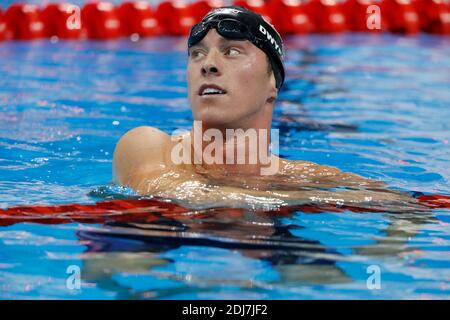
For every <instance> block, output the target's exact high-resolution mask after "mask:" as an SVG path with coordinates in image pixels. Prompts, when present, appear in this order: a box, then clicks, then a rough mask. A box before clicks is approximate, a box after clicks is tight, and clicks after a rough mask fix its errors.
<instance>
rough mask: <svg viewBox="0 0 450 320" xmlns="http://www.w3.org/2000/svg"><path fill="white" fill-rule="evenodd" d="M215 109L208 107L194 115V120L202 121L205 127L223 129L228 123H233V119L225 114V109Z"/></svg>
mask: <svg viewBox="0 0 450 320" xmlns="http://www.w3.org/2000/svg"><path fill="white" fill-rule="evenodd" d="M213 109H215V108H214V107H208V108H205V109H204V110H201V111H199V112H196V113H195V114H194V120H196V121H201V122H202V126H203V127H209V128H222V127H223V126H224V125H226V124H227V123H230V122H233V119H231V118H229V117H227V115H226V114H224V113H223V109H218V110H213Z"/></svg>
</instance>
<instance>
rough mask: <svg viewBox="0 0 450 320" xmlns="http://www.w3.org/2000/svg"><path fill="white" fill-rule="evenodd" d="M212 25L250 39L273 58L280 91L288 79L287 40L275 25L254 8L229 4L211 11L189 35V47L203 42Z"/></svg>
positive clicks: (226, 33)
mask: <svg viewBox="0 0 450 320" xmlns="http://www.w3.org/2000/svg"><path fill="white" fill-rule="evenodd" d="M211 28H215V29H216V30H217V32H218V33H219V34H220V35H221V36H223V37H225V38H229V39H246V40H248V41H250V42H251V43H253V44H254V45H255V46H257V47H258V48H259V49H261V50H262V51H264V53H265V54H267V56H268V57H269V61H270V64H271V66H272V70H273V73H274V76H275V81H276V86H277V88H278V90H279V89H280V88H281V86H282V85H283V82H284V65H283V59H284V46H283V40H282V39H281V36H280V35H279V33H278V32H277V31H276V30H275V28H274V27H273V26H272V25H271V24H269V23H268V22H267V21H266V20H264V18H263V17H262V16H261V15H260V14H257V13H255V12H253V11H250V10H248V9H246V8H243V7H239V6H227V7H221V8H217V9H213V10H211V11H209V12H208V13H207V14H206V15H205V16H204V17H203V19H202V21H200V23H198V24H196V25H194V26H193V27H192V29H191V32H190V34H189V40H188V49H189V48H190V47H192V46H193V45H195V44H197V43H198V42H200V41H201V40H202V39H203V38H204V37H205V36H206V34H207V33H208V31H209V30H210V29H211Z"/></svg>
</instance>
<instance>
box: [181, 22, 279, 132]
mask: <svg viewBox="0 0 450 320" xmlns="http://www.w3.org/2000/svg"><path fill="white" fill-rule="evenodd" d="M189 53H190V55H189V61H188V70H187V78H188V95H189V102H190V104H191V107H192V112H193V115H194V119H195V120H200V121H203V124H204V125H206V126H209V127H217V128H221V127H226V128H249V127H252V126H253V125H254V123H255V122H258V121H259V122H261V121H260V120H258V119H259V118H261V117H265V116H266V114H268V111H267V110H268V108H272V104H273V100H274V98H275V97H276V94H277V89H276V87H275V78H274V76H273V73H269V72H268V66H267V63H268V62H267V57H266V54H265V53H264V52H263V51H262V50H260V49H259V48H257V47H256V46H254V45H253V44H252V43H251V42H249V41H247V40H230V39H226V38H224V37H222V36H220V35H219V34H218V33H217V31H216V30H215V29H211V30H209V32H208V34H207V35H206V36H205V37H204V38H203V39H202V41H200V42H199V43H198V44H196V45H195V46H193V47H191V48H190V50H189ZM270 114H271V109H270Z"/></svg>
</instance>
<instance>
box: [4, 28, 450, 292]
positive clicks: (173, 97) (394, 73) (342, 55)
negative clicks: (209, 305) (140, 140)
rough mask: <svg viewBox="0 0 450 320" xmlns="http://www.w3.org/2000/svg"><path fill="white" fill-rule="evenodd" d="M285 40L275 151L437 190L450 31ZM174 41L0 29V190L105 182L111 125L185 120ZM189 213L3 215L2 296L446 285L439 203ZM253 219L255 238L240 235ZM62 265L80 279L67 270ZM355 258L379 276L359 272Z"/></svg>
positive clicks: (70, 191)
mask: <svg viewBox="0 0 450 320" xmlns="http://www.w3.org/2000/svg"><path fill="white" fill-rule="evenodd" d="M286 44H287V48H288V53H287V63H286V65H287V81H286V85H285V87H284V89H283V91H282V92H281V95H280V99H279V101H278V103H277V105H276V108H275V116H274V127H276V128H279V129H280V153H281V156H283V157H285V158H287V159H304V160H309V161H314V162H317V163H320V164H327V165H332V166H336V167H339V168H340V169H342V170H344V171H351V172H355V173H358V174H360V175H363V176H365V177H368V178H374V179H381V180H383V181H385V182H386V183H387V185H388V186H389V187H390V188H392V189H396V190H403V191H420V192H424V193H441V194H447V195H448V194H450V186H449V181H450V166H449V162H450V144H449V141H450V124H449V121H448V119H450V107H449V106H450V59H449V57H450V46H449V44H450V38H444V37H433V36H429V35H420V36H418V37H411V38H408V37H398V36H393V35H382V36H367V35H355V34H347V35H330V36H304V37H292V38H287V39H286ZM186 58H187V57H186V52H185V39H182V38H158V39H147V40H141V41H139V42H130V41H128V40H126V39H122V40H114V41H108V42H89V41H73V42H70V41H69V42H58V43H54V44H52V43H50V42H48V41H46V40H42V41H34V42H4V43H0V208H7V207H11V206H17V205H29V204H61V203H94V202H96V201H98V200H101V199H102V195H101V194H102V193H101V192H99V191H98V190H102V189H105V188H106V190H107V192H106V194H107V195H108V194H109V195H110V196H111V195H113V194H114V192H119V193H121V192H122V194H123V191H120V190H119V191H117V190H116V189H114V188H113V187H111V186H110V182H111V180H112V175H111V163H112V162H111V160H112V154H113V150H114V146H115V143H116V142H117V140H118V139H119V137H120V136H121V135H122V134H124V133H125V132H126V131H127V130H129V129H131V128H134V127H137V126H140V125H151V126H156V127H158V128H161V129H162V130H164V131H166V132H167V133H171V132H172V131H173V130H174V129H177V128H186V129H187V128H189V127H190V125H191V122H192V117H191V113H190V109H189V104H188V101H187V98H186V96H187V86H186V76H185V66H186V61H187V60H186ZM96 190H97V191H96ZM92 191H94V192H92ZM103 197H105V196H104V195H103ZM106 197H107V196H106ZM261 221H262V222H263V223H255V222H261ZM200 222H201V223H200ZM200 222H199V221H191V222H189V221H188V222H186V221H184V222H177V221H173V220H170V219H165V218H161V219H159V220H158V221H156V222H154V223H152V224H148V225H138V224H133V223H132V222H130V223H123V224H111V223H109V224H108V223H107V224H99V223H97V224H83V223H69V224H59V225H45V224H36V223H17V224H14V225H10V226H4V227H0V298H1V299H15V298H24V299H29V298H31V299H35V298H39V299H48V298H63V299H91V298H97V299H120V298H123V299H135V298H137V299H184V298H188V299H348V298H363V299H381V298H383V299H434V298H438V299H448V298H450V211H449V210H433V211H432V212H430V213H429V214H423V213H421V214H419V213H414V212H411V213H409V214H401V215H399V214H392V213H388V212H386V213H368V212H367V213H365V212H362V213H355V212H350V211H346V212H342V213H333V212H323V213H315V214H309V213H304V212H299V211H297V212H294V213H292V214H290V215H287V216H283V217H273V218H270V217H259V216H258V215H257V214H255V213H254V212H251V211H246V213H245V218H241V219H240V220H239V219H236V220H230V219H221V218H219V217H216V216H215V212H214V211H212V212H211V217H209V219H207V220H205V221H200ZM202 223H203V224H202ZM202 226H206V227H202ZM180 230H181V231H183V230H184V232H181V233H180V232H179V231H180ZM161 232H163V233H164V234H165V235H169V238H168V239H171V241H168V242H167V241H160V239H161V238H159V236H160V234H161ZM251 236H255V237H259V238H260V239H261V241H260V243H259V244H257V245H254V246H251V247H247V246H245V245H243V243H244V241H243V239H248V237H251ZM194 238H196V239H200V241H197V242H195V241H193V240H192V239H194ZM212 240H214V241H212ZM71 265H75V266H78V267H79V268H80V270H81V289H71V288H70V286H67V283H66V282H67V279H68V277H69V274H67V273H66V271H67V268H68V267H69V266H71ZM369 266H375V267H376V268H379V270H380V272H381V273H380V275H381V277H380V279H381V282H380V284H381V288H380V289H369V288H368V286H367V280H368V278H369V276H370V275H371V274H369V273H368V272H367V270H368V269H367V268H368V267H369Z"/></svg>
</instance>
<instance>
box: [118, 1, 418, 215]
mask: <svg viewBox="0 0 450 320" xmlns="http://www.w3.org/2000/svg"><path fill="white" fill-rule="evenodd" d="M283 59H284V46H283V42H282V39H281V37H280V35H279V34H278V32H277V31H276V30H275V29H274V27H273V26H272V25H270V24H269V23H267V22H266V21H265V20H264V19H263V18H262V17H261V16H260V15H259V14H256V13H254V12H252V11H249V10H247V9H244V8H242V7H238V6H227V7H222V8H217V9H213V10H211V11H210V12H209V13H208V14H207V15H205V17H204V18H203V19H202V21H201V22H200V23H198V24H196V25H194V26H193V27H192V29H191V32H190V35H189V39H188V65H187V81H188V99H189V103H190V105H191V108H192V113H193V118H194V125H193V128H192V130H191V131H190V132H188V133H186V134H182V135H179V136H176V137H170V136H169V135H167V134H166V133H164V132H162V131H161V130H158V129H157V128H153V127H148V126H142V127H137V128H134V129H132V130H130V131H129V132H127V133H126V134H125V135H124V136H122V137H121V139H120V140H119V142H118V143H117V146H116V149H115V152H114V159H113V177H114V178H113V179H114V182H115V183H117V184H120V185H125V186H129V187H131V188H133V189H134V190H135V191H136V192H137V193H138V194H141V195H152V196H158V197H162V198H170V199H174V200H175V201H178V202H179V203H181V204H183V205H185V206H188V207H189V206H191V207H199V206H201V207H219V206H228V207H248V206H250V207H252V208H260V207H261V205H262V207H263V208H262V209H270V208H273V207H274V206H275V207H277V206H283V205H292V204H299V203H308V202H327V203H334V204H351V205H368V206H372V205H375V206H376V205H381V204H383V205H384V204H386V203H404V202H408V203H411V205H413V206H414V205H415V201H414V199H413V198H411V197H410V196H409V195H407V194H403V193H400V192H395V191H390V190H387V189H386V188H384V187H383V183H381V182H379V181H375V180H370V179H366V178H364V177H361V176H358V175H356V174H352V173H345V172H342V171H341V170H339V169H338V168H335V167H330V166H324V165H319V164H315V163H312V162H308V161H302V160H285V159H281V158H279V157H277V156H276V155H275V154H273V153H271V151H270V148H269V147H268V146H269V144H270V139H271V134H270V132H271V127H272V114H273V108H274V104H275V101H276V98H277V95H278V93H279V90H280V88H281V87H282V85H283V82H284V77H285V72H284V65H283ZM198 124H200V125H198ZM229 130H234V135H232V136H227V132H228V131H229ZM249 130H256V131H257V134H256V135H255V136H256V141H253V142H254V143H255V144H256V145H257V147H259V148H256V149H255V148H252V145H251V144H252V143H251V142H249V141H250V140H245V139H244V140H242V139H241V140H239V138H240V137H242V136H243V135H242V132H244V133H245V132H248V131H249ZM218 133H220V134H222V136H223V137H224V138H223V139H219V138H218V137H217V135H218ZM261 133H262V134H261ZM199 137H200V140H199V139H198V138H199ZM244 138H245V134H244ZM263 140H268V141H269V142H268V143H266V144H264V143H262V144H261V142H264V141H263ZM212 141H213V142H214V148H213V150H212V148H211V146H210V143H211V142H212ZM266 142H267V141H266ZM264 146H265V147H264ZM180 147H181V150H182V151H186V154H184V153H185V152H181V153H179V152H178V151H179V150H178V151H176V149H177V148H178V149H180ZM174 150H175V151H174ZM230 150H232V151H231V152H228V151H230ZM255 150H257V151H255ZM255 152H258V155H260V156H259V157H257V159H256V161H253V162H249V161H244V162H236V161H234V162H233V161H228V160H229V159H230V157H231V158H232V159H234V157H235V155H236V154H239V153H240V154H241V155H244V156H245V159H250V157H251V156H252V154H253V153H255ZM182 153H183V157H184V159H185V160H186V157H187V158H188V160H189V161H184V162H182V163H180V162H179V161H176V160H174V155H175V156H177V155H179V154H182ZM205 155H209V156H210V158H211V157H212V158H213V159H214V160H218V161H206V159H205V157H206V156H205ZM264 159H265V160H268V161H263V160H264ZM178 160H179V159H178ZM202 160H205V161H202ZM273 164H276V165H273ZM267 168H275V171H273V172H272V173H271V174H262V172H263V170H264V169H267ZM332 188H333V190H330V189H332ZM336 188H338V190H336ZM418 207H419V206H418Z"/></svg>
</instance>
